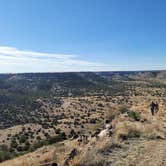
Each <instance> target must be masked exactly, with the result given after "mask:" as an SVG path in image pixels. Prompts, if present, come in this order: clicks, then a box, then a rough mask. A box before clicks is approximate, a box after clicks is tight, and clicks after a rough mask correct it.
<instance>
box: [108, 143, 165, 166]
mask: <svg viewBox="0 0 166 166" xmlns="http://www.w3.org/2000/svg"><path fill="white" fill-rule="evenodd" d="M109 159H110V160H111V161H112V164H111V166H166V140H149V141H148V140H132V141H129V142H126V144H125V145H124V146H123V147H122V148H119V149H115V151H113V152H112V154H110V155H109Z"/></svg>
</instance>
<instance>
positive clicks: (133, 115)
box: [128, 111, 141, 121]
mask: <svg viewBox="0 0 166 166" xmlns="http://www.w3.org/2000/svg"><path fill="white" fill-rule="evenodd" d="M128 116H129V117H130V118H132V119H134V120H135V121H140V119H141V117H140V114H139V113H138V112H135V111H130V112H128Z"/></svg>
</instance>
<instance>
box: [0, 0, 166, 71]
mask: <svg viewBox="0 0 166 166" xmlns="http://www.w3.org/2000/svg"><path fill="white" fill-rule="evenodd" d="M165 9H166V1H165V0H0V73H24V72H64V71H67V72H69V71H126V70H163V69H166V10H165Z"/></svg>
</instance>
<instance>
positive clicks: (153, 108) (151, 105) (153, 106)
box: [150, 101, 156, 116]
mask: <svg viewBox="0 0 166 166" xmlns="http://www.w3.org/2000/svg"><path fill="white" fill-rule="evenodd" d="M155 107H156V105H155V103H154V102H153V101H152V102H151V104H150V110H151V113H152V115H153V116H154V110H155Z"/></svg>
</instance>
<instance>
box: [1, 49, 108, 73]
mask: <svg viewBox="0 0 166 166" xmlns="http://www.w3.org/2000/svg"><path fill="white" fill-rule="evenodd" d="M0 66H1V67H0V73H4V72H8V73H12V72H17V73H18V72H19V73H20V72H63V71H96V70H98V71H99V70H105V69H106V68H107V67H106V65H105V64H102V63H96V62H91V61H86V60H81V59H79V58H78V56H76V55H71V54H54V53H43V52H35V51H26V50H19V49H17V48H13V47H1V46H0Z"/></svg>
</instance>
